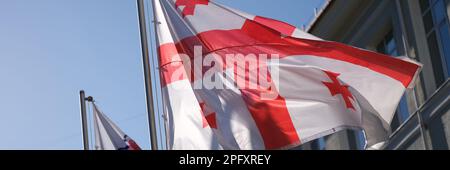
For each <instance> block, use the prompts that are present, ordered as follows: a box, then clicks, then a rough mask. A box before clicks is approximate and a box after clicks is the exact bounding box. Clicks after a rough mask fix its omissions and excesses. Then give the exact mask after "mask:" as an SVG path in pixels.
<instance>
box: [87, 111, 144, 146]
mask: <svg viewBox="0 0 450 170" xmlns="http://www.w3.org/2000/svg"><path fill="white" fill-rule="evenodd" d="M93 105H94V112H93V113H94V114H93V116H94V131H95V148H94V149H95V150H141V148H140V147H139V146H138V145H137V144H136V142H134V140H133V139H131V138H130V137H129V136H127V135H126V134H125V133H124V132H123V131H122V130H121V129H120V128H119V127H118V126H117V125H116V124H115V123H114V122H112V121H111V119H109V118H108V117H107V116H106V115H105V114H103V113H102V112H101V111H100V110H99V109H98V107H97V105H95V104H93Z"/></svg>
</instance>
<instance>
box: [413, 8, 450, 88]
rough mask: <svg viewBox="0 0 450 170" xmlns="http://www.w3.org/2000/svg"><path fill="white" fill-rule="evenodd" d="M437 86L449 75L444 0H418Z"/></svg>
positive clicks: (449, 50) (449, 34)
mask: <svg viewBox="0 0 450 170" xmlns="http://www.w3.org/2000/svg"><path fill="white" fill-rule="evenodd" d="M420 6H421V10H422V17H423V21H424V27H425V31H426V33H427V39H428V46H429V50H430V55H431V56H430V57H431V62H432V66H433V69H434V70H433V71H434V75H435V78H436V84H437V86H440V85H441V84H442V83H444V82H445V80H446V79H447V78H449V77H450V48H446V47H449V46H450V27H449V23H448V14H447V11H446V9H447V8H446V5H445V2H444V0H420Z"/></svg>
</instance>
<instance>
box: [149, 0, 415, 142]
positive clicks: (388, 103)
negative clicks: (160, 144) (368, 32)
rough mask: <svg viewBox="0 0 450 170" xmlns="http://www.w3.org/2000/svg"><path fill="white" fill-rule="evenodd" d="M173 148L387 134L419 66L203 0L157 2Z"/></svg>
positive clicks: (370, 138) (373, 138)
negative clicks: (343, 133) (352, 132)
mask: <svg viewBox="0 0 450 170" xmlns="http://www.w3.org/2000/svg"><path fill="white" fill-rule="evenodd" d="M154 12H155V16H156V19H157V21H158V24H157V30H156V32H157V36H158V40H159V47H158V48H159V50H158V51H159V60H160V62H159V63H160V67H161V69H160V70H161V77H162V87H163V88H162V89H163V94H164V105H165V111H166V112H167V114H168V115H169V118H170V119H169V120H168V121H169V125H170V127H169V129H170V137H171V139H170V147H171V149H245V150H248V149H289V148H292V147H296V146H299V145H301V144H303V143H305V142H308V141H311V140H314V139H317V138H320V137H323V136H325V135H329V134H332V133H335V132H337V131H340V130H344V129H349V128H353V129H361V130H364V131H365V133H366V137H367V142H368V145H369V146H371V145H374V144H377V143H379V142H382V141H384V140H386V138H387V136H388V135H389V130H388V129H389V124H390V122H391V120H392V117H393V114H394V112H395V109H396V107H397V105H398V103H399V101H400V98H401V96H402V95H403V93H404V92H405V89H406V88H408V87H412V86H413V82H414V79H415V78H416V76H417V74H418V73H419V70H420V68H421V66H420V65H419V64H416V63H413V62H409V61H404V60H399V59H396V58H393V57H390V56H386V55H382V54H377V53H374V52H371V51H367V50H363V49H358V48H354V47H351V46H347V45H344V44H341V43H337V42H330V41H324V40H321V39H319V38H317V37H315V36H313V35H310V34H307V33H305V32H303V31H301V30H300V29H297V28H295V27H294V26H291V25H289V24H287V23H284V22H281V21H276V20H273V19H269V18H264V17H260V16H254V15H251V14H247V13H244V12H241V11H238V10H235V9H232V8H229V7H225V6H223V5H220V4H217V3H215V2H214V1H211V0H155V11H154Z"/></svg>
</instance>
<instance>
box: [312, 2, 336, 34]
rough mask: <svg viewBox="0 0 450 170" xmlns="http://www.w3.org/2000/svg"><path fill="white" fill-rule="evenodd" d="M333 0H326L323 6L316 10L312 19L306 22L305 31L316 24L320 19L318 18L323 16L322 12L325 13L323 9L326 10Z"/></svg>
mask: <svg viewBox="0 0 450 170" xmlns="http://www.w3.org/2000/svg"><path fill="white" fill-rule="evenodd" d="M334 2H335V0H326V2H325V4H324V6H323V7H322V8H321V9H320V11H318V12H317V13H316V14H315V16H314V19H313V20H311V22H310V23H309V24H308V27H307V28H306V32H310V31H311V29H312V28H313V27H314V26H316V24H317V22H318V21H319V20H320V18H321V17H322V16H323V13H325V11H327V10H328V9H329V8H330V6H331V4H332V3H334Z"/></svg>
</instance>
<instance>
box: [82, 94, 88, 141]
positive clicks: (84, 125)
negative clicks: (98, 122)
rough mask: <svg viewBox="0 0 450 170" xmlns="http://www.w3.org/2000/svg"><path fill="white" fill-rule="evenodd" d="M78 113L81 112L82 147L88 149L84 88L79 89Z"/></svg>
mask: <svg viewBox="0 0 450 170" xmlns="http://www.w3.org/2000/svg"><path fill="white" fill-rule="evenodd" d="M80 114H81V127H82V130H83V148H84V150H89V138H88V136H89V135H88V127H87V115H86V96H85V94H84V90H81V91H80Z"/></svg>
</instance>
